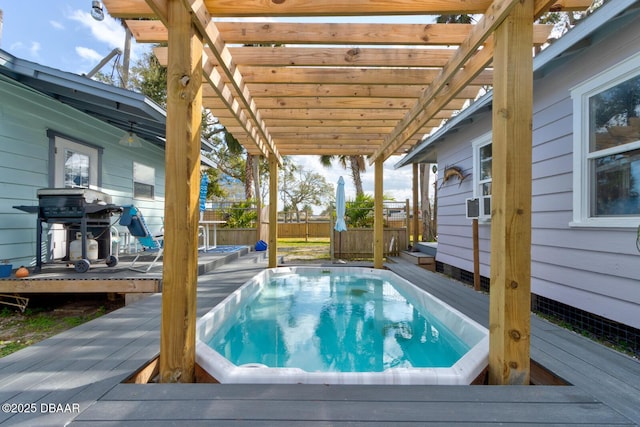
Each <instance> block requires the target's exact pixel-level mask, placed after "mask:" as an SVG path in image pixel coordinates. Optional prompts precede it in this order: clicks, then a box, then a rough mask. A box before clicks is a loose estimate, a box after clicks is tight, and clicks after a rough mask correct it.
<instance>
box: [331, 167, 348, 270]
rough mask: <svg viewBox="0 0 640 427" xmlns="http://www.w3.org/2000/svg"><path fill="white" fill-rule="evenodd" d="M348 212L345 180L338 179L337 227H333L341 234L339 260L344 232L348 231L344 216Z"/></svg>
mask: <svg viewBox="0 0 640 427" xmlns="http://www.w3.org/2000/svg"><path fill="white" fill-rule="evenodd" d="M345 211H346V200H345V196H344V179H343V178H342V177H340V178H339V179H338V188H337V189H336V225H335V226H334V227H333V228H334V230H336V231H337V232H338V233H339V236H340V237H339V242H340V243H339V244H338V258H340V255H342V232H343V231H347V224H346V223H345V222H344V214H345Z"/></svg>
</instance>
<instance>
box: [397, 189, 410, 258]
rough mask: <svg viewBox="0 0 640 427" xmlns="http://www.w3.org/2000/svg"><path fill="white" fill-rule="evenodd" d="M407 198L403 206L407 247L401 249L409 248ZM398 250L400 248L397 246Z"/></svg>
mask: <svg viewBox="0 0 640 427" xmlns="http://www.w3.org/2000/svg"><path fill="white" fill-rule="evenodd" d="M409 209H410V207H409V199H406V201H405V208H404V225H405V230H406V232H407V240H406V242H407V243H406V244H407V247H406V248H404V249H403V250H405V251H406V250H408V249H409V239H410V238H411V230H409ZM399 250H400V248H399V247H398V251H399Z"/></svg>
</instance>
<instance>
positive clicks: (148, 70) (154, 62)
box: [129, 52, 167, 108]
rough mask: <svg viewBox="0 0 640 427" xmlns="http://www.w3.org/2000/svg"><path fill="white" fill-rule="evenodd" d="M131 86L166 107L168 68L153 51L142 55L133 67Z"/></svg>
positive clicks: (130, 76) (130, 78) (130, 79)
mask: <svg viewBox="0 0 640 427" xmlns="http://www.w3.org/2000/svg"><path fill="white" fill-rule="evenodd" d="M129 86H130V87H132V88H134V89H136V90H139V91H140V92H141V93H143V94H144V95H145V96H147V97H149V98H151V99H152V100H153V101H154V102H155V103H156V104H158V105H160V106H162V107H163V108H166V106H167V68H166V67H163V66H162V65H160V62H158V59H157V58H156V56H155V55H154V54H153V53H152V52H147V53H145V54H144V55H142V58H140V59H139V60H138V61H137V62H136V63H135V64H134V65H133V67H131V72H130V74H129Z"/></svg>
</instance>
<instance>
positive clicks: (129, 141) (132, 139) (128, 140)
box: [118, 122, 142, 148]
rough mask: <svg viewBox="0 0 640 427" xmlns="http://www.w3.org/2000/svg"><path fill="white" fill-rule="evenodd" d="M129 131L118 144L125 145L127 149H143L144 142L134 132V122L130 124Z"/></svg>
mask: <svg viewBox="0 0 640 427" xmlns="http://www.w3.org/2000/svg"><path fill="white" fill-rule="evenodd" d="M129 126H130V128H129V130H128V131H127V132H125V134H124V135H122V138H120V140H119V141H118V144H120V145H124V146H125V147H132V148H138V147H142V142H140V137H139V136H138V135H136V134H135V133H134V132H133V122H129Z"/></svg>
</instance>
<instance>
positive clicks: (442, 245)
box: [437, 20, 640, 328]
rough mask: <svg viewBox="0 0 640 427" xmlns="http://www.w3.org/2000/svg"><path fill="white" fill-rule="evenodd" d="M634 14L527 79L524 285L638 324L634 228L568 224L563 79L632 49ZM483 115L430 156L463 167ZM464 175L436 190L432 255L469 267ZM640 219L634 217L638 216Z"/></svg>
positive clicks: (639, 284)
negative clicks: (530, 112) (528, 234)
mask: <svg viewBox="0 0 640 427" xmlns="http://www.w3.org/2000/svg"><path fill="white" fill-rule="evenodd" d="M638 46H640V22H638V21H637V20H636V21H635V22H633V23H632V24H631V25H629V26H628V27H625V28H622V29H619V30H618V32H617V33H616V34H615V35H614V36H611V37H609V38H608V39H605V40H601V41H598V42H594V44H593V45H592V46H590V47H589V48H588V49H586V50H584V51H582V52H580V54H578V55H573V56H572V59H571V61H569V62H567V63H565V64H564V65H562V66H560V67H557V68H555V69H554V70H552V71H550V72H548V73H547V74H546V75H545V76H544V77H543V78H541V79H539V80H537V81H535V82H534V97H535V100H534V118H533V141H534V142H533V170H532V172H533V182H532V192H533V199H532V252H531V255H532V265H531V274H532V291H533V292H534V293H536V294H538V295H542V296H545V297H547V298H551V299H553V300H556V301H560V302H563V303H565V304H568V305H571V306H574V307H577V308H580V309H582V310H586V311H588V312H591V313H595V314H597V315H600V316H603V317H606V318H608V319H612V320H614V321H618V322H621V323H624V324H627V325H630V326H633V327H636V328H640V316H638V313H640V280H639V279H640V253H638V251H637V250H636V246H635V241H636V229H635V228H623V227H620V228H613V229H611V228H607V229H604V228H599V229H598V228H572V227H570V226H569V223H570V222H571V221H572V215H573V214H572V197H573V175H572V169H573V127H572V123H573V111H572V110H573V106H572V100H571V98H570V93H569V91H570V89H571V87H573V86H575V85H577V84H579V83H581V82H583V81H584V80H586V79H588V78H590V77H592V76H593V75H595V74H597V73H600V72H602V71H604V70H606V69H608V68H610V67H612V66H614V65H615V64H616V63H618V62H619V61H621V60H622V59H624V58H626V57H628V56H629V55H631V54H634V53H636V52H637V51H638ZM490 121H491V117H490V116H489V115H485V116H483V117H482V118H480V119H479V120H474V123H473V124H471V125H468V126H467V127H465V128H464V129H463V130H461V131H459V132H456V133H453V134H451V135H447V137H446V140H445V141H443V142H440V145H439V147H438V164H439V167H440V168H441V170H442V169H443V168H444V166H445V165H452V164H456V165H459V166H462V167H463V168H464V169H468V168H470V167H471V160H470V159H471V154H472V149H471V145H470V141H471V140H472V139H474V138H476V137H478V136H480V135H482V134H483V133H485V132H486V131H487V130H489V129H490ZM471 194H472V188H471V185H470V183H468V182H465V183H463V185H462V186H461V187H460V188H458V185H457V183H455V182H454V183H449V184H447V185H445V186H444V187H443V188H442V189H441V190H440V192H439V194H438V196H439V201H438V203H439V206H438V237H439V238H438V255H437V259H438V261H441V262H444V263H447V264H451V265H454V266H456V267H459V268H462V269H465V270H468V271H473V254H472V242H471V222H470V220H466V219H465V217H464V210H463V207H464V205H463V204H464V199H465V198H466V197H471ZM638 223H639V224H640V218H639V220H638ZM489 229H490V225H489V224H484V225H481V226H480V249H481V256H480V261H481V274H482V275H484V276H487V277H488V276H489V274H490V273H489V238H490V230H489Z"/></svg>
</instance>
